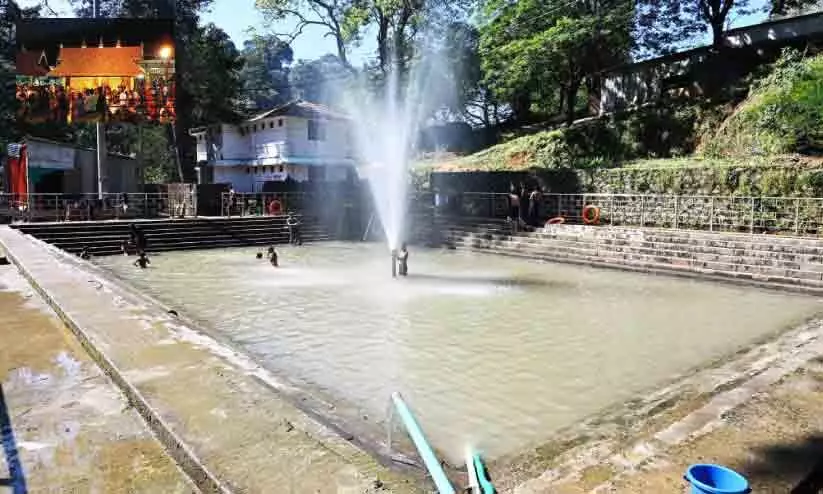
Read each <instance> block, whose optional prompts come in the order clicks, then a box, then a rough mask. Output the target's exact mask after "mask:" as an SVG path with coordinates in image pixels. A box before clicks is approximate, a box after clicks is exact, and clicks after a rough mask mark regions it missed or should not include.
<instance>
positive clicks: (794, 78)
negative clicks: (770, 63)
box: [701, 50, 823, 157]
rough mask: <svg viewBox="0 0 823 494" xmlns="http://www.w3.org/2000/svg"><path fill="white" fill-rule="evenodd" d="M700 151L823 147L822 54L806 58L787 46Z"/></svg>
mask: <svg viewBox="0 0 823 494" xmlns="http://www.w3.org/2000/svg"><path fill="white" fill-rule="evenodd" d="M701 151H702V152H703V154H704V155H706V156H725V157H746V156H758V155H761V156H762V155H774V154H784V153H804V154H819V153H823V55H820V56H817V57H813V58H805V59H804V58H803V57H802V55H801V54H800V53H799V52H797V51H796V50H785V51H784V53H783V55H782V56H781V58H780V59H779V60H778V61H777V62H776V63H775V65H774V68H773V70H772V72H771V73H770V74H769V75H767V76H766V77H764V78H763V79H761V80H760V81H759V82H757V83H755V84H754V85H753V87H752V91H751V92H750V95H749V98H748V99H747V100H746V101H745V102H744V103H743V104H742V105H740V107H739V108H738V109H737V111H736V112H735V113H734V114H733V115H732V116H731V117H729V119H728V120H727V121H726V122H725V123H724V124H723V126H722V127H721V128H720V130H719V132H717V135H716V136H713V137H709V138H707V139H706V141H705V144H704V146H703V148H702V150H701Z"/></svg>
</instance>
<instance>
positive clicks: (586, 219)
mask: <svg viewBox="0 0 823 494" xmlns="http://www.w3.org/2000/svg"><path fill="white" fill-rule="evenodd" d="M590 213H593V214H590ZM581 216H582V218H583V223H585V224H587V225H596V224H597V223H599V222H600V208H599V207H597V206H593V205H591V204H590V205H588V206H586V207H585V208H583V213H582V214H581Z"/></svg>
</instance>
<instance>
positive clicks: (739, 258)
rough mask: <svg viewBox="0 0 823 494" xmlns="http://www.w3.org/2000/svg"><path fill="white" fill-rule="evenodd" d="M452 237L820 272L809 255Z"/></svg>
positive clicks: (821, 265)
mask: <svg viewBox="0 0 823 494" xmlns="http://www.w3.org/2000/svg"><path fill="white" fill-rule="evenodd" d="M451 232H452V236H453V238H454V237H456V238H460V237H465V236H470V237H474V236H475V235H479V236H480V237H481V238H484V239H485V240H487V241H491V242H506V241H508V240H510V239H511V240H513V241H516V242H524V243H534V244H537V245H543V244H546V243H548V242H550V243H551V245H553V246H573V245H575V244H582V245H587V246H588V245H595V246H597V247H598V248H599V249H611V250H614V251H618V252H637V253H643V254H645V253H655V252H657V253H660V254H662V255H665V256H670V257H674V258H685V259H691V260H694V261H705V262H711V261H719V262H727V263H729V264H744V265H753V266H771V267H777V268H783V269H787V270H798V271H809V272H813V273H823V262H821V261H820V258H819V257H816V256H810V255H805V254H802V255H791V254H785V253H782V252H775V251H756V250H742V249H729V248H724V247H710V246H705V245H692V244H681V243H665V242H653V241H648V240H645V239H644V241H642V242H638V241H636V240H627V239H597V238H594V239H591V238H581V237H573V236H569V237H565V236H554V235H551V234H532V235H518V236H515V237H509V236H504V235H491V236H490V238H489V236H488V235H485V234H474V233H472V232H467V231H465V230H451Z"/></svg>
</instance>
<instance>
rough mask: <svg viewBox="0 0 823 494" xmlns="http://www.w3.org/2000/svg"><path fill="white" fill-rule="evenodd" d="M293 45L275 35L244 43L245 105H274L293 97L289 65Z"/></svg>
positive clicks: (243, 81) (243, 82)
mask: <svg viewBox="0 0 823 494" xmlns="http://www.w3.org/2000/svg"><path fill="white" fill-rule="evenodd" d="M293 56H294V54H293V52H292V49H291V46H289V45H288V44H287V43H285V42H283V41H282V40H280V39H279V38H278V37H277V36H274V35H263V36H261V35H257V34H255V35H254V36H252V38H251V39H250V40H247V41H246V42H245V43H244V45H243V52H242V57H243V62H244V64H243V68H242V70H241V71H240V80H241V81H242V84H243V89H242V93H243V97H242V99H243V105H244V106H245V107H246V108H248V109H255V110H258V109H263V108H271V107H274V106H276V105H279V104H282V103H285V102H286V101H288V100H289V99H290V98H291V87H290V86H289V65H290V64H291V63H292V59H293Z"/></svg>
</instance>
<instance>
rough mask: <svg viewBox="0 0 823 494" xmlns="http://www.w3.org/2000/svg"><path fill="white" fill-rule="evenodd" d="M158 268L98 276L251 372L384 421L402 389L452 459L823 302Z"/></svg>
mask: <svg viewBox="0 0 823 494" xmlns="http://www.w3.org/2000/svg"><path fill="white" fill-rule="evenodd" d="M255 252H256V250H255V249H229V250H203V251H190V252H179V253H166V254H163V255H157V256H155V257H153V258H152V265H151V267H150V268H149V269H146V270H140V269H137V268H135V267H133V266H132V265H131V263H132V262H133V260H134V259H133V258H130V257H129V258H125V257H110V258H100V259H98V260H97V262H98V263H99V264H102V265H104V266H106V267H107V268H109V269H111V270H113V271H114V272H116V273H117V274H118V275H119V276H121V277H123V278H125V279H127V280H129V281H130V282H131V283H133V284H134V285H135V286H137V287H139V288H141V289H144V290H146V291H147V292H148V293H150V294H152V295H154V296H155V297H157V298H159V299H160V300H162V301H163V302H165V303H167V304H169V305H172V306H174V307H176V308H179V309H180V310H182V311H185V312H186V313H187V314H189V315H191V316H193V317H194V318H196V319H199V320H202V321H207V322H208V324H209V326H211V327H212V329H213V330H214V331H217V332H218V333H220V335H221V336H223V337H226V338H229V339H231V340H232V341H233V342H234V343H235V344H236V345H238V346H239V347H241V348H243V349H244V350H245V351H246V352H248V353H249V354H251V355H253V356H254V357H255V358H256V359H257V360H258V361H259V362H261V363H262V364H263V365H265V366H266V367H268V368H269V369H271V370H272V371H275V372H278V373H284V374H286V375H288V376H289V377H290V378H292V379H293V380H295V381H297V382H300V383H302V384H305V385H309V386H312V387H315V388H317V389H320V390H322V391H323V392H326V393H329V394H331V395H333V396H336V397H337V398H339V399H343V400H347V401H348V402H350V403H354V404H357V405H358V406H360V407H362V408H363V410H364V412H365V413H367V414H368V415H370V416H371V417H383V416H385V413H386V409H387V403H388V400H389V395H390V394H391V392H393V391H400V392H402V393H403V394H404V396H405V397H406V398H407V400H408V401H409V403H410V405H411V406H412V408H413V409H414V410H415V412H416V414H417V416H418V420H419V421H420V423H421V425H422V426H423V428H424V430H425V432H426V435H427V436H428V437H429V439H430V440H431V442H432V443H433V444H434V445H435V446H436V447H438V448H439V449H441V450H443V451H444V452H446V453H447V454H448V455H449V457H450V459H452V460H453V461H457V462H459V461H460V458H461V455H462V450H463V447H464V445H465V444H466V442H471V443H473V444H474V445H475V446H477V447H479V448H481V449H482V450H483V451H484V452H485V453H486V454H487V455H488V456H490V457H495V456H498V455H501V454H504V453H509V452H513V451H516V450H517V449H518V448H521V447H523V446H525V445H529V444H533V443H535V442H537V441H540V440H543V439H545V438H547V437H549V436H550V435H551V433H552V432H553V431H556V430H557V429H558V428H560V427H563V426H567V425H570V424H572V423H574V422H575V421H577V420H579V419H581V418H582V417H584V416H586V415H589V414H592V413H594V412H596V411H598V410H600V409H602V408H604V407H606V406H609V405H611V404H614V403H616V402H619V401H622V400H626V399H629V398H631V397H633V396H635V395H636V394H637V393H639V392H642V391H644V390H646V389H649V388H650V387H653V386H655V385H657V384H660V383H661V382H664V381H666V380H669V379H672V378H674V377H676V376H677V375H678V374H681V373H683V372H686V371H688V370H689V369H692V368H694V367H696V366H699V365H701V364H704V363H706V362H708V361H710V360H712V359H715V358H718V357H721V356H723V355H724V354H728V353H730V352H733V351H735V350H737V349H739V348H740V347H742V346H744V345H747V344H750V343H752V342H753V341H755V340H757V339H759V338H762V337H763V336H765V335H767V334H770V333H775V332H777V331H779V330H783V329H788V328H789V327H792V326H795V325H797V324H799V323H801V322H802V321H803V320H805V319H807V318H808V317H810V316H811V315H813V314H814V313H815V312H817V311H818V310H819V309H820V304H819V299H817V298H813V297H806V296H800V295H796V294H786V293H779V292H770V291H765V290H759V289H754V288H746V287H735V286H731V285H722V284H717V283H710V282H703V281H691V280H684V279H678V278H668V277H659V276H647V275H641V274H635V273H629V272H621V271H614V270H600V269H594V268H587V267H580V266H571V265H563V264H551V263H541V262H536V261H535V262H532V261H525V260H521V259H514V258H503V257H496V256H491V255H484V254H470V253H458V252H454V251H439V250H423V249H417V250H412V252H411V256H410V260H409V270H410V275H409V277H408V278H406V279H396V280H395V279H391V277H390V262H389V257H388V252H387V250H386V248H385V247H384V246H381V245H376V244H363V243H350V244H346V243H328V244H322V245H313V246H305V247H301V248H293V249H292V248H286V247H284V248H282V249H278V252H279V253H280V263H281V267H280V268H273V267H271V266H270V265H269V264H268V262H266V261H265V260H257V259H255V258H254V253H255Z"/></svg>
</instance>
